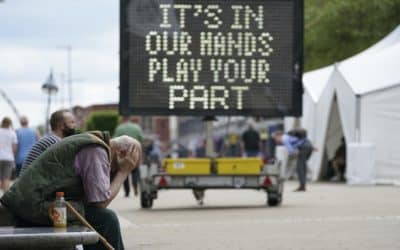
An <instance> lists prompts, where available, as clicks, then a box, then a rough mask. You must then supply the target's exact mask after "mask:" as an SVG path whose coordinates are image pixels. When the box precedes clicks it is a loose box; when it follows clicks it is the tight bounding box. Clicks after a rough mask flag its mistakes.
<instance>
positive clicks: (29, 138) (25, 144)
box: [15, 128, 36, 164]
mask: <svg viewBox="0 0 400 250" xmlns="http://www.w3.org/2000/svg"><path fill="white" fill-rule="evenodd" d="M17 138H18V152H17V155H16V156H15V162H16V163H17V164H22V163H24V160H25V157H26V155H27V154H28V152H29V150H31V148H32V146H33V144H35V142H36V131H35V130H34V129H32V128H19V129H17Z"/></svg>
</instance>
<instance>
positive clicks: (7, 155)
mask: <svg viewBox="0 0 400 250" xmlns="http://www.w3.org/2000/svg"><path fill="white" fill-rule="evenodd" d="M17 143H18V140H17V135H16V133H15V131H14V130H11V129H6V128H0V160H3V161H14V152H13V149H12V145H13V144H17Z"/></svg>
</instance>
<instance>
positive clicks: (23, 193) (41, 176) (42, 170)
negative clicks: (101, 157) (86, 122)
mask: <svg viewBox="0 0 400 250" xmlns="http://www.w3.org/2000/svg"><path fill="white" fill-rule="evenodd" d="M96 135H97V136H94V135H92V134H88V133H83V134H79V135H74V136H70V137H67V138H65V139H63V140H62V141H60V142H59V143H56V144H54V145H52V146H51V147H50V148H48V149H47V150H46V151H45V152H43V153H42V154H41V155H40V156H39V157H38V158H37V159H36V160H35V161H34V162H32V164H31V165H30V166H29V168H28V169H26V171H25V172H24V174H23V175H22V176H21V177H19V179H18V180H17V181H16V182H15V183H14V185H12V187H11V188H10V189H9V190H8V191H7V192H6V193H5V194H4V195H3V197H2V198H1V202H2V203H3V204H4V205H5V206H6V207H7V208H8V210H9V211H10V212H11V213H13V214H14V215H16V216H17V217H19V218H21V219H24V220H26V221H28V222H31V223H34V224H38V225H44V226H45V225H52V221H51V220H50V218H49V216H48V207H49V205H50V204H51V203H52V202H54V200H55V194H56V192H57V191H61V192H64V196H65V199H66V200H67V201H69V202H70V203H71V204H72V205H73V206H74V207H75V208H76V209H77V210H78V211H79V212H80V213H81V214H82V215H84V207H83V201H84V190H83V185H82V180H81V178H80V176H79V175H77V174H75V171H74V160H75V156H76V154H77V153H78V151H79V150H80V149H82V148H83V147H86V146H89V145H93V144H95V145H100V146H103V147H104V148H105V149H106V150H107V152H108V154H110V149H109V147H108V146H107V144H106V143H104V142H103V140H102V139H104V138H102V134H101V133H100V134H96ZM109 159H110V158H109ZM68 221H69V222H73V221H76V218H75V217H74V216H73V215H72V214H71V213H70V212H68Z"/></svg>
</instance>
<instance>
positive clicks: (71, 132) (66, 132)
mask: <svg viewBox="0 0 400 250" xmlns="http://www.w3.org/2000/svg"><path fill="white" fill-rule="evenodd" d="M62 133H63V136H64V137H68V136H71V135H74V134H76V130H75V129H74V128H68V127H65V128H64V129H63V130H62Z"/></svg>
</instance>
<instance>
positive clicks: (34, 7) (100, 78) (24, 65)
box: [0, 0, 119, 127]
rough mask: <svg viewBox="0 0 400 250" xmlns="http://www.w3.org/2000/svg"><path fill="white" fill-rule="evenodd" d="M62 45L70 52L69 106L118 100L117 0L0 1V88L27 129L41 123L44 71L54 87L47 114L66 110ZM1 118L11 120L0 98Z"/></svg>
mask: <svg viewBox="0 0 400 250" xmlns="http://www.w3.org/2000/svg"><path fill="white" fill-rule="evenodd" d="M66 45H71V46H72V48H73V50H72V77H73V79H75V80H76V81H75V82H73V104H74V105H82V106H86V105H90V104H100V103H111V102H114V103H115V102H118V99H119V97H118V95H119V94H118V71H119V59H118V58H119V57H118V49H119V1H117V0H90V1H88V0H35V1H31V0H5V1H3V2H0V89H2V90H3V91H4V92H6V93H7V95H8V96H9V97H10V99H12V100H13V102H14V104H15V106H16V107H17V109H18V110H19V112H20V113H21V114H25V115H27V116H28V117H29V118H30V120H31V125H38V124H40V123H43V122H44V119H45V110H46V105H47V104H46V100H47V97H46V95H45V94H44V93H43V92H42V90H41V86H42V84H43V83H44V81H45V80H46V78H47V76H48V75H49V72H50V68H52V69H53V71H54V77H55V80H56V84H57V85H58V87H59V89H60V91H59V92H58V94H57V95H56V96H55V97H53V100H54V102H53V105H52V110H53V111H54V110H55V109H57V108H61V107H67V106H68V96H67V90H66V88H67V86H66V83H65V80H64V81H63V79H66V72H67V52H66V50H65V49H62V47H63V46H66ZM4 116H10V117H11V118H12V119H13V121H14V122H16V118H15V116H14V115H13V113H12V110H11V108H10V107H8V105H7V103H6V102H5V101H4V100H3V99H2V98H0V119H2V118H3V117H4ZM18 126H19V125H18V124H14V127H18Z"/></svg>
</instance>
